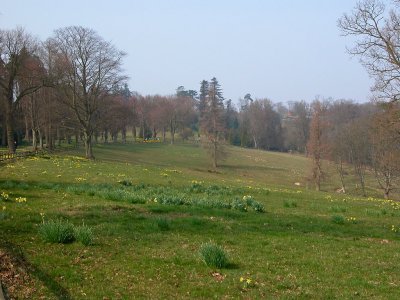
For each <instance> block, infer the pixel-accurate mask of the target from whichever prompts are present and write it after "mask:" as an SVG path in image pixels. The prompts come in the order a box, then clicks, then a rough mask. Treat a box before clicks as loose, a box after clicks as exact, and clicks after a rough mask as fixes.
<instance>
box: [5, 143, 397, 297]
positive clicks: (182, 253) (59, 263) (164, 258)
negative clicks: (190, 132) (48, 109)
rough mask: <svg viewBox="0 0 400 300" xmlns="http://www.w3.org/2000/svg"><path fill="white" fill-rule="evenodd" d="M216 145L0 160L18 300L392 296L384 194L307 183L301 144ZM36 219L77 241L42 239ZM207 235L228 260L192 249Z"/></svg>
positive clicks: (391, 212)
mask: <svg viewBox="0 0 400 300" xmlns="http://www.w3.org/2000/svg"><path fill="white" fill-rule="evenodd" d="M229 152H230V156H229V158H228V159H227V160H226V161H225V162H224V163H223V165H222V167H221V168H220V169H219V170H218V172H217V173H215V172H212V170H211V168H210V167H209V166H208V162H207V159H206V154H205V153H204V151H203V150H202V149H201V148H200V147H197V146H196V145H162V144H156V145H153V144H152V145H143V144H138V145H101V146H98V147H96V148H95V155H96V160H95V161H87V160H85V159H82V158H81V157H80V155H81V154H82V153H81V152H80V150H77V151H76V152H72V151H69V152H68V153H66V154H64V155H62V154H60V153H59V154H58V155H49V156H46V157H32V158H27V159H25V160H18V161H15V162H10V163H7V164H2V165H1V166H0V195H1V193H4V195H6V194H7V195H8V197H7V199H5V196H4V197H1V196H0V210H1V211H2V213H3V214H4V215H6V216H7V217H4V218H2V219H0V231H1V233H2V236H1V240H0V248H1V249H6V250H7V251H8V252H10V253H14V254H15V255H17V252H18V253H22V254H23V258H24V260H25V261H26V263H27V264H29V265H30V266H31V270H32V271H31V275H32V276H33V277H34V278H35V279H36V282H37V284H38V285H42V286H43V288H41V289H40V291H41V292H40V293H38V294H35V295H32V299H39V298H43V297H44V298H46V299H58V298H62V297H64V298H65V299H68V298H71V299H81V298H88V299H103V298H117V299H118V298H120V299H131V298H151V299H165V298H167V299H176V298H178V299H180V298H187V299H191V298H224V297H225V298H249V299H259V298H268V299H269V298H354V297H361V298H392V299H396V298H399V297H400V292H399V288H398V286H399V285H400V266H399V264H398V263H397V262H398V260H399V258H400V251H399V250H400V235H399V231H400V205H399V204H398V203H397V202H394V201H388V200H383V199H379V198H377V197H376V194H373V195H372V197H369V198H361V197H358V196H348V195H340V194H334V193H328V192H322V193H317V192H314V191H311V190H308V189H307V188H306V187H307V181H306V180H305V179H304V178H305V173H306V171H305V170H306V169H307V168H308V166H307V160H306V159H305V158H304V157H301V156H295V155H287V154H282V153H269V152H262V151H256V150H247V149H240V148H229ZM331 179H332V180H331V181H330V182H326V183H325V184H324V186H323V188H324V190H326V191H334V189H335V187H336V185H337V182H335V181H334V175H332V178H331ZM371 182H372V181H371ZM295 183H300V186H299V185H295ZM349 189H350V191H351V190H352V189H351V188H349ZM370 190H373V188H372V185H370ZM353 192H355V188H354V189H353ZM17 198H19V199H23V198H25V199H26V201H20V202H18V201H16V199H17ZM258 205H259V206H258ZM2 207H5V209H4V210H3V209H2ZM255 207H262V209H261V208H259V210H261V212H260V211H258V210H257V209H256V208H255ZM43 218H44V219H45V220H64V221H65V222H68V223H69V224H71V225H73V227H74V228H80V229H79V230H80V231H81V233H82V236H85V237H84V238H83V239H84V240H86V241H90V242H74V243H68V244H58V243H54V244H53V243H48V242H46V240H44V239H42V237H41V235H40V228H41V226H42V225H41V224H43ZM339 219H340V220H339ZM83 222H84V224H85V225H84V227H85V229H83V227H82V223H83ZM88 228H90V230H86V229H88ZM89 231H90V233H89ZM74 234H75V236H79V234H78V233H77V231H75V233H74ZM94 237H95V238H94ZM76 239H77V240H78V238H76ZM209 241H213V244H214V245H218V247H220V248H221V249H223V251H224V254H226V257H229V265H228V268H222V269H220V267H218V266H214V267H210V266H208V265H207V264H205V263H204V262H203V261H202V259H201V257H200V258H199V251H200V249H201V248H202V245H203V246H204V245H205V244H207V243H209ZM86 243H87V244H90V247H87V246H85V244H86ZM216 270H218V271H216ZM216 274H217V275H216ZM241 278H245V279H246V280H247V279H248V278H251V285H248V286H247V285H246V286H245V285H244V283H243V282H241V281H240V279H241ZM60 291H61V292H60ZM15 293H16V296H17V297H18V291H16V292H15Z"/></svg>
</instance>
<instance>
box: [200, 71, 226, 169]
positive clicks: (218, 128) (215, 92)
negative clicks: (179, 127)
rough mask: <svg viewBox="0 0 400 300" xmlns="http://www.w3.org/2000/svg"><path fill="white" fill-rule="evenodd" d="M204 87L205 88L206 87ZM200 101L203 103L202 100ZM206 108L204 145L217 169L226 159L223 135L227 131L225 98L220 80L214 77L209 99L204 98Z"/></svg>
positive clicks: (210, 85) (202, 95)
mask: <svg viewBox="0 0 400 300" xmlns="http://www.w3.org/2000/svg"><path fill="white" fill-rule="evenodd" d="M205 82H206V81H203V82H202V87H205V86H206V85H204V86H203V83H205ZM204 91H205V90H203V91H202V90H201V91H200V97H201V98H202V97H204V95H205V93H204ZM200 101H202V100H201V99H200ZM203 101H204V102H200V103H204V108H203V109H202V112H203V113H202V116H201V120H200V121H201V129H202V133H203V134H204V136H203V145H204V146H205V147H206V148H207V149H208V151H209V154H210V156H211V159H212V164H213V168H214V169H216V168H217V166H218V160H220V159H222V158H223V157H224V154H225V153H224V151H223V134H224V130H225V124H224V119H223V111H224V104H223V101H224V97H223V95H222V89H221V86H220V84H219V83H218V80H217V79H216V78H215V77H214V78H212V79H211V82H210V83H209V86H208V94H207V97H204V98H203Z"/></svg>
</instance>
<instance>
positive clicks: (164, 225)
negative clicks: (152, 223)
mask: <svg viewBox="0 0 400 300" xmlns="http://www.w3.org/2000/svg"><path fill="white" fill-rule="evenodd" d="M156 225H157V227H158V229H160V230H161V231H167V230H170V228H171V227H170V222H169V220H168V219H166V218H157V219H156Z"/></svg>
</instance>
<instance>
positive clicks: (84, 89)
mask: <svg viewBox="0 0 400 300" xmlns="http://www.w3.org/2000/svg"><path fill="white" fill-rule="evenodd" d="M49 43H51V44H53V45H54V49H55V51H56V55H57V57H58V70H57V71H58V72H56V74H57V76H56V78H57V84H58V87H59V90H60V91H61V92H62V93H63V94H64V96H65V97H59V99H62V100H63V103H64V104H65V105H67V106H68V107H69V108H70V109H72V111H73V112H74V114H75V116H76V118H77V120H78V121H79V124H80V127H81V131H82V133H83V136H84V143H85V151H86V158H88V159H92V158H93V151H92V137H93V134H94V132H95V129H96V128H97V125H98V120H97V119H96V116H97V113H98V110H99V106H100V105H101V104H102V103H104V102H103V101H102V100H103V99H105V97H106V96H107V94H108V93H109V92H110V91H111V89H112V88H113V87H114V86H116V85H117V84H120V83H121V82H122V81H123V80H125V76H123V75H122V70H121V64H122V58H123V57H124V55H125V54H124V53H123V52H121V51H119V50H117V49H116V48H115V47H114V46H113V45H112V44H110V43H109V42H106V41H105V40H103V38H102V37H100V36H99V35H98V34H97V33H96V32H95V31H94V30H92V29H89V28H84V27H80V26H72V27H66V28H61V29H58V30H56V31H55V33H54V36H53V37H52V38H51V39H50V40H49Z"/></svg>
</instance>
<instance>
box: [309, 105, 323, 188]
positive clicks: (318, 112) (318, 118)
mask: <svg viewBox="0 0 400 300" xmlns="http://www.w3.org/2000/svg"><path fill="white" fill-rule="evenodd" d="M324 114H325V109H324V107H323V104H322V103H321V102H320V101H319V100H316V101H314V102H313V104H312V118H311V124H310V134H309V140H308V144H307V149H308V155H309V156H311V159H312V168H311V170H312V173H311V176H312V180H313V182H314V184H315V189H316V190H317V191H320V190H321V182H322V179H323V177H324V172H323V170H322V159H323V156H324V154H325V153H326V143H325V141H324V130H325V129H326V122H325V119H324V118H325V116H324Z"/></svg>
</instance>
